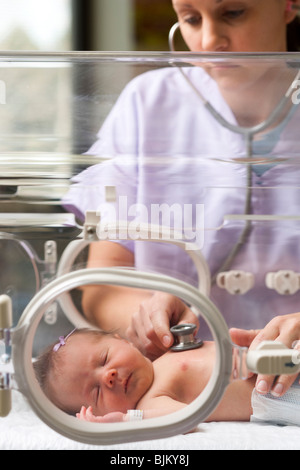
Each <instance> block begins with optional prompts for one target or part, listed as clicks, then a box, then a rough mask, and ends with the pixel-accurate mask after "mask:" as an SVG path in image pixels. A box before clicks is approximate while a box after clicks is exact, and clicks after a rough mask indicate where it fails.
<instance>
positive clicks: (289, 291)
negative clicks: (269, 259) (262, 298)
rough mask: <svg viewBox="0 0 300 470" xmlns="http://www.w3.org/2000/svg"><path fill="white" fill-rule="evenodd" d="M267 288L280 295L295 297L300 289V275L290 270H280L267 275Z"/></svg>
mask: <svg viewBox="0 0 300 470" xmlns="http://www.w3.org/2000/svg"><path fill="white" fill-rule="evenodd" d="M266 286H267V287H268V288H269V289H274V290H276V292H278V294H280V295H293V294H295V293H296V292H298V290H299V289H300V274H299V273H295V272H294V271H290V270H284V269H282V270H280V271H277V272H274V273H268V274H267V275H266Z"/></svg>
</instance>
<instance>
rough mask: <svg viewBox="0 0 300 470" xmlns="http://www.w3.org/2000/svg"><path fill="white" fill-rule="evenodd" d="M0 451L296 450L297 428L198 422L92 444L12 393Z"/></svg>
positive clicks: (0, 422)
mask: <svg viewBox="0 0 300 470" xmlns="http://www.w3.org/2000/svg"><path fill="white" fill-rule="evenodd" d="M0 449H1V450H25V449H26V450H52V449H53V450H111V451H115V450H156V451H163V450H176V451H179V450H186V451H188V450H195V449H197V450H198V449H199V450H265V449H267V450H273V449H278V450H300V427H297V426H286V427H281V426H273V425H269V424H265V423H263V424H261V423H237V422H230V423H222V422H220V423H202V424H200V425H199V426H198V428H197V431H196V432H194V433H190V434H186V435H180V436H174V437H170V438H168V439H155V440H151V441H143V442H133V443H128V444H123V445H120V444H118V445H111V446H92V445H86V444H81V443H78V442H75V441H72V440H70V439H67V438H65V437H63V436H61V435H59V434H57V433H56V432H54V431H53V430H52V429H50V428H49V427H48V426H46V425H45V424H44V423H43V422H42V421H40V419H39V418H38V417H37V416H36V415H35V414H34V413H33V411H32V410H31V408H30V407H29V405H28V403H27V401H26V400H25V399H24V397H23V396H22V395H21V394H20V393H18V392H13V410H12V411H11V413H10V414H9V416H8V417H7V418H1V419H0Z"/></svg>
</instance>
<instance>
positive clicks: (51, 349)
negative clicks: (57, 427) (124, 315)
mask: <svg viewBox="0 0 300 470" xmlns="http://www.w3.org/2000/svg"><path fill="white" fill-rule="evenodd" d="M108 334H110V333H108V332H105V331H101V330H96V329H92V328H81V329H76V330H74V331H73V332H72V333H71V334H70V335H68V339H69V337H74V336H79V335H84V336H87V335H88V336H91V337H92V338H95V339H97V338H98V339H101V338H103V336H106V335H108ZM68 339H67V337H65V340H66V343H65V344H67V342H68ZM58 344H59V343H58ZM56 345H57V341H56V342H55V343H53V344H51V345H50V346H48V347H47V348H46V349H45V350H44V351H43V352H42V353H41V355H40V356H39V357H38V358H37V360H36V361H34V363H33V369H34V372H35V376H36V378H37V381H38V383H39V385H40V387H41V389H42V391H43V392H44V393H45V395H46V396H48V397H49V383H48V379H49V375H50V372H52V371H59V368H60V366H61V361H62V358H63V351H64V346H62V347H59V348H58V349H57V350H55V346H56ZM64 411H67V410H64Z"/></svg>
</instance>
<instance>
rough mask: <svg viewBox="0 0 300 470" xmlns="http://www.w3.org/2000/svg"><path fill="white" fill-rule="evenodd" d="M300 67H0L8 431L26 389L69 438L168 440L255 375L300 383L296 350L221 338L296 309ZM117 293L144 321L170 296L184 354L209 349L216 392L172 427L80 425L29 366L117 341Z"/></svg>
mask: <svg viewBox="0 0 300 470" xmlns="http://www.w3.org/2000/svg"><path fill="white" fill-rule="evenodd" d="M299 69H300V56H299V54H260V55H257V54H256V55H251V54H247V55H242V54H224V53H223V54H221V55H218V54H212V55H205V54H202V55H198V54H194V53H185V54H182V53H175V52H173V53H159V54H155V53H148V54H143V55H140V54H138V53H131V54H127V53H124V54H122V53H120V54H111V53H85V54H81V53H66V54H51V53H49V54H42V53H26V54H21V53H20V54H19V53H16V54H15V53H14V54H9V53H7V54H5V53H1V57H0V113H1V130H0V179H1V180H0V213H1V215H0V246H1V250H0V259H1V271H0V294H1V297H0V313H1V318H0V322H1V325H0V326H1V329H0V331H1V342H2V353H3V354H2V357H1V359H2V364H1V368H0V371H1V372H0V379H1V381H0V405H1V415H2V416H3V417H4V416H5V415H7V414H8V413H9V410H10V406H11V390H12V389H17V390H18V391H19V392H21V393H23V394H24V395H25V396H26V398H27V399H28V402H29V404H30V405H31V407H32V408H33V410H34V411H35V412H36V413H37V415H38V416H39V417H40V418H41V419H42V420H43V421H45V423H46V424H48V425H49V426H50V427H51V428H53V429H54V430H56V431H57V432H58V433H61V434H63V435H65V436H67V437H70V438H71V439H75V440H78V441H82V442H87V443H92V444H116V443H119V442H128V441H133V440H145V439H150V438H154V437H155V438H157V437H158V436H160V437H166V436H170V435H174V434H178V433H181V432H187V431H189V430H190V429H192V428H193V427H195V426H197V425H198V424H199V423H200V422H201V421H204V420H205V419H206V418H207V417H208V416H209V415H210V414H211V413H212V412H213V410H214V409H215V408H216V407H217V405H218V404H219V402H220V401H221V399H222V396H223V394H224V392H225V390H226V387H227V386H228V384H229V382H230V381H231V380H233V379H234V378H235V379H245V380H246V379H247V373H248V370H251V371H253V372H259V373H266V374H273V375H279V374H281V373H290V374H296V373H298V372H299V368H300V353H299V351H298V350H297V349H292V348H291V347H286V346H284V345H281V344H278V343H265V344H262V345H261V347H260V349H259V350H256V351H251V352H250V351H248V350H247V349H246V348H238V347H236V346H235V345H233V344H232V342H231V338H230V335H229V328H230V327H241V328H255V329H258V328H262V327H264V326H265V324H266V323H267V322H268V321H269V320H271V318H273V317H274V316H276V315H282V314H288V313H292V312H296V311H299V307H298V306H299V302H300V270H299V262H298V260H299V257H300V253H299V246H300V245H299V234H300V210H299V207H300V186H299V172H300V167H299V164H300V158H299V157H300V142H299V126H300V108H299V106H298V105H299V103H300V75H299ZM101 247H104V248H101ZM108 247H110V248H108ZM112 247H114V248H116V249H117V250H121V251H122V253H127V254H128V253H129V254H130V255H128V256H129V257H127V258H126V257H125V258H122V257H120V258H118V257H116V256H115V257H114V256H112V257H111V256H110V250H111V249H112ZM98 248H99V249H98ZM91 250H92V251H91ZM92 253H97V255H95V256H93V255H92ZM128 259H130V260H131V261H130V262H129V261H128ZM124 290H126V292H128V293H129V296H130V298H131V299H135V296H137V297H136V299H137V300H136V301H135V303H134V302H133V303H132V305H134V306H135V308H138V305H139V304H140V303H141V298H142V296H143V295H145V296H147V298H149V296H151V295H153V293H154V292H162V293H165V294H168V295H172V296H174V297H176V298H179V299H180V300H181V301H182V302H183V303H184V304H185V305H186V306H187V307H188V308H190V309H191V310H192V311H193V312H194V313H195V314H196V315H197V316H199V318H200V328H199V331H198V332H197V334H196V336H197V337H196V338H195V337H194V336H195V332H194V329H193V327H190V326H187V327H186V331H185V330H184V329H183V330H178V327H176V326H175V325H173V327H174V326H175V330H174V329H173V334H174V335H175V336H176V337H178V336H179V340H178V343H177V346H178V347H179V349H182V348H183V349H185V348H186V347H187V348H188V349H190V347H195V348H196V349H198V348H199V351H201V345H202V344H203V343H202V342H203V341H204V342H205V341H211V340H213V341H214V342H215V344H216V355H215V362H214V367H213V370H212V372H211V375H210V379H209V381H208V383H207V385H206V386H205V388H204V390H203V391H202V392H201V393H200V394H199V396H198V398H196V399H195V400H193V401H192V402H191V403H189V404H187V406H186V407H185V408H184V409H183V410H180V411H177V412H175V413H170V414H167V415H165V416H162V417H157V418H152V419H148V420H146V419H145V420H141V421H137V422H133V421H130V422H126V423H123V422H122V423H102V424H99V423H97V424H96V423H89V422H84V421H80V420H78V419H77V418H76V417H75V416H71V415H69V414H67V413H65V412H64V411H62V410H60V409H58V407H56V406H55V405H54V404H53V403H52V402H51V401H50V400H49V399H48V398H47V397H46V395H45V393H44V392H43V391H42V389H41V387H40V385H39V384H38V380H37V378H36V376H35V372H34V367H33V364H34V362H35V360H36V358H37V357H38V356H39V355H40V353H41V352H42V351H43V350H44V349H45V348H46V347H48V346H49V345H51V344H52V343H55V341H56V342H57V339H58V338H59V337H60V336H62V335H63V336H66V335H67V334H68V333H69V332H70V331H72V330H73V329H74V327H75V328H85V327H88V328H90V327H93V328H103V327H102V324H101V321H102V319H103V318H105V321H104V324H105V326H106V327H107V325H108V327H107V328H108V329H111V325H113V326H114V328H115V329H117V330H118V328H117V323H116V318H119V319H120V325H123V315H124V310H125V308H126V305H125V301H124V300H123V299H124V298H123V297H122V296H123V294H124ZM89 293H91V294H92V298H93V304H92V308H89V309H88V310H85V303H84V301H83V298H86V296H87V295H89ZM111 298H113V303H112V306H111V308H110V304H109V303H108V301H107V299H111ZM102 299H103V305H104V306H103V305H101V302H102ZM112 318H114V320H113V323H112V321H111V322H110V320H111V319H112ZM122 328H123V329H122ZM104 329H105V328H104ZM120 331H121V332H123V331H124V327H123V326H120ZM186 335H187V336H188V337H187V336H186ZM181 346H182V348H181ZM289 346H291V345H289ZM174 354H177V351H176V348H175V351H174ZM195 381H197V377H195ZM12 406H13V403H12ZM78 411H79V410H78ZM3 419H4V418H3Z"/></svg>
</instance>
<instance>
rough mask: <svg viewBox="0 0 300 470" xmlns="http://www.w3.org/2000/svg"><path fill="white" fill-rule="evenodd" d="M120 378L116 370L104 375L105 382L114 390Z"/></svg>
mask: <svg viewBox="0 0 300 470" xmlns="http://www.w3.org/2000/svg"><path fill="white" fill-rule="evenodd" d="M117 377H118V373H117V371H116V369H109V370H107V371H106V372H105V374H104V382H105V384H106V385H107V387H109V388H112V387H114V385H115V381H116V379H117Z"/></svg>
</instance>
